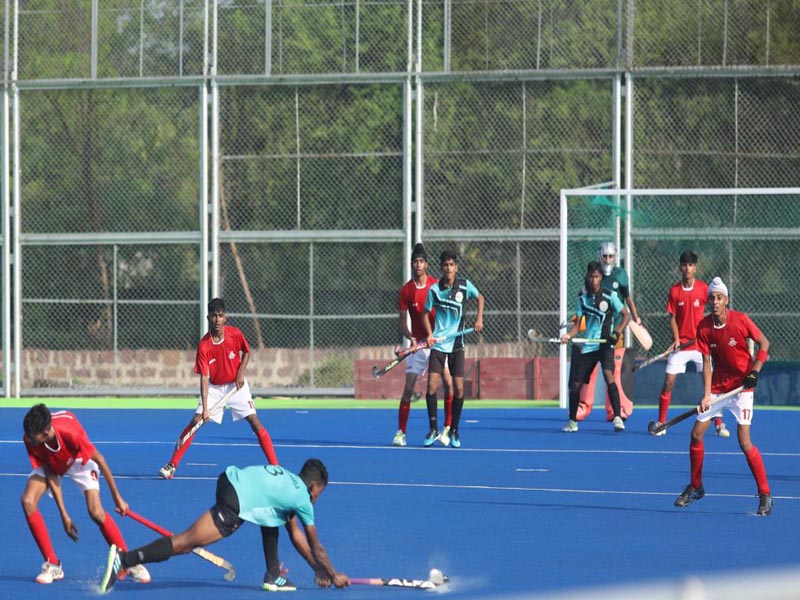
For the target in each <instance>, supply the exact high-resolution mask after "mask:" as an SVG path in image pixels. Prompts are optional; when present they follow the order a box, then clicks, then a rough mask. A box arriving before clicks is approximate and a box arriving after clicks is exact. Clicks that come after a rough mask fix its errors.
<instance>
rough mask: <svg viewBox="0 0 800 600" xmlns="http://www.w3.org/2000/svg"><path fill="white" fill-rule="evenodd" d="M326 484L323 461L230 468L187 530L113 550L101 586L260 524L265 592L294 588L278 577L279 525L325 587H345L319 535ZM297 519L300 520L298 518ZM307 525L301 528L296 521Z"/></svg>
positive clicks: (106, 586)
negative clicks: (319, 503) (294, 466)
mask: <svg viewBox="0 0 800 600" xmlns="http://www.w3.org/2000/svg"><path fill="white" fill-rule="evenodd" d="M326 485H328V471H327V469H326V468H325V465H323V464H322V461H320V460H318V459H316V458H310V459H308V460H307V461H306V462H305V464H304V465H303V468H302V469H301V470H300V473H299V475H295V474H294V473H291V472H289V471H287V470H286V469H284V468H283V467H278V466H273V465H258V466H253V467H245V468H243V469H240V468H238V467H228V468H227V469H226V470H225V471H224V472H223V473H220V475H219V477H218V478H217V491H216V504H214V506H212V507H211V508H210V509H209V510H208V511H206V512H205V513H203V514H202V515H201V516H200V518H198V519H197V520H196V521H195V522H194V524H193V525H192V526H191V527H189V529H187V530H186V531H184V532H182V533H179V534H177V535H174V536H172V537H162V538H159V539H157V540H156V541H154V542H152V543H150V544H148V545H147V546H143V547H141V548H137V549H136V550H131V551H129V552H124V551H122V550H117V548H115V547H114V546H112V547H111V549H110V551H109V553H108V563H107V565H106V571H105V574H104V576H103V579H102V581H101V584H100V587H101V589H103V590H104V591H108V590H109V589H111V586H113V585H114V584H115V583H116V581H117V579H118V578H119V574H120V572H121V571H124V570H125V569H130V568H131V567H133V566H134V565H140V564H142V563H151V562H162V561H165V560H168V559H169V558H171V557H172V556H174V555H176V554H186V553H188V552H191V551H192V549H193V548H197V547H199V546H208V545H209V544H213V543H214V542H218V541H219V540H221V539H222V538H224V537H228V536H229V535H231V534H232V533H233V532H235V531H236V530H237V529H239V527H240V526H241V525H242V523H244V522H245V521H247V522H250V523H253V524H255V525H259V526H261V538H262V545H263V549H264V560H265V561H266V567H267V572H266V575H265V576H264V585H263V589H265V590H268V591H271V592H278V591H293V590H295V589H296V587H295V585H294V584H293V583H292V582H290V581H289V580H288V579H286V578H285V577H283V576H282V575H281V573H280V562H279V561H278V527H280V526H281V525H285V526H286V530H287V531H288V532H289V537H290V538H291V540H292V544H293V545H294V547H295V549H296V550H297V551H298V552H299V553H300V555H301V556H302V557H303V558H304V559H305V560H306V562H307V563H308V564H309V566H310V567H311V568H312V569H313V570H314V576H315V581H316V582H317V585H319V586H321V587H330V586H331V584H333V585H335V586H336V587H340V588H341V587H346V586H348V585H350V580H349V579H348V577H347V575H345V574H344V573H340V572H338V571H336V569H334V567H333V565H332V564H331V561H330V560H329V559H328V554H327V552H326V551H325V548H324V547H323V546H322V543H321V542H320V540H319V537H318V536H317V528H316V526H315V525H314V506H313V505H314V502H316V500H317V498H318V497H319V495H320V494H321V493H322V492H323V491H324V490H325V486H326ZM295 517H297V518H295ZM298 519H299V520H300V522H302V524H303V528H304V529H305V532H304V531H303V529H301V528H300V526H299V525H298V524H297V520H298Z"/></svg>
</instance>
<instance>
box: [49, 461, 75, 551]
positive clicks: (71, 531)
mask: <svg viewBox="0 0 800 600" xmlns="http://www.w3.org/2000/svg"><path fill="white" fill-rule="evenodd" d="M42 468H43V469H44V476H45V480H46V481H47V487H49V488H50V493H51V494H52V495H53V500H55V502H56V506H57V507H58V512H59V514H60V515H61V522H62V523H63V524H64V531H66V532H67V535H68V536H69V537H70V539H71V540H72V541H74V542H77V541H78V527H77V526H76V525H75V523H74V522H73V521H72V517H70V516H69V513H68V512H67V507H66V505H65V504H64V494H63V493H62V491H61V478H60V477H59V476H58V475H56V474H55V473H54V472H53V470H52V469H51V468H50V467H49V466H48V465H43V466H42Z"/></svg>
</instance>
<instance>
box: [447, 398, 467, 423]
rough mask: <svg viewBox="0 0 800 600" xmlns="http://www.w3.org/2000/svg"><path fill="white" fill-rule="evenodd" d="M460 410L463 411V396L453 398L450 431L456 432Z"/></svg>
mask: <svg viewBox="0 0 800 600" xmlns="http://www.w3.org/2000/svg"><path fill="white" fill-rule="evenodd" d="M462 410H464V396H461V397H460V398H453V418H452V419H451V421H450V431H458V422H459V421H460V420H461V411H462Z"/></svg>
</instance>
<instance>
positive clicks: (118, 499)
mask: <svg viewBox="0 0 800 600" xmlns="http://www.w3.org/2000/svg"><path fill="white" fill-rule="evenodd" d="M91 458H92V460H93V461H94V462H96V463H97V466H98V467H100V472H101V473H102V474H103V477H105V479H106V483H107V484H108V489H109V491H110V492H111V497H112V498H114V505H115V506H116V508H115V509H114V510H116V511H117V512H118V513H119V514H121V515H122V516H123V517H124V516H125V513H126V512H128V503H127V502H125V500H123V499H122V495H121V494H120V493H119V489H117V482H116V481H114V475H113V474H112V473H111V468H110V467H109V466H108V463H107V462H106V459H105V457H104V456H103V455H102V454H101V453H100V451H99V450H97V449H95V451H94V453H93V454H92V456H91Z"/></svg>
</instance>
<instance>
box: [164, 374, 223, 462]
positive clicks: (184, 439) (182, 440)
mask: <svg viewBox="0 0 800 600" xmlns="http://www.w3.org/2000/svg"><path fill="white" fill-rule="evenodd" d="M238 390H239V388H237V387H236V386H235V385H234V386H233V389H232V390H231V391H229V392H228V393H227V394H225V395H224V396H223V397H222V398H220V399H219V401H217V403H216V404H215V405H214V406H212V407H211V408H210V409H209V411H208V418H209V419H210V418H211V415H213V414H214V413H215V412H217V410H219V409H220V407H222V408H223V409H224V408H225V403H226V402H228V400H229V399H230V397H231V396H233V395H234V394H235V393H236V392H237V391H238ZM205 424H206V420H205V419H203V418H202V415H201V417H200V420H199V421H198V422H197V423H195V424H194V425H192V428H191V429H190V430H189V431H187V432H186V435H184V436H183V437H182V438H180V439H179V440H178V441H177V442H176V444H175V450H177V449H178V448H180V447H181V446H183V445H184V444H185V443H186V442H188V441H189V440H190V439H192V436H193V435H194V434H195V433H197V430H198V429H200V428H201V427H202V426H203V425H205Z"/></svg>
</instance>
